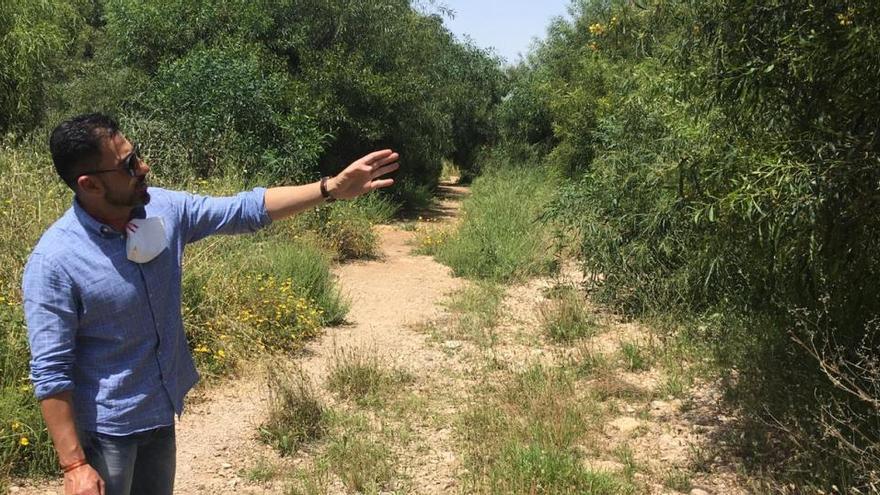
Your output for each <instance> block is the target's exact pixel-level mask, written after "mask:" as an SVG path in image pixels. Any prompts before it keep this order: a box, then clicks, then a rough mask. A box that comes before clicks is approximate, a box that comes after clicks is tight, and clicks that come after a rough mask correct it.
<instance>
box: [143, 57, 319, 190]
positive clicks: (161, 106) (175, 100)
mask: <svg viewBox="0 0 880 495" xmlns="http://www.w3.org/2000/svg"><path fill="white" fill-rule="evenodd" d="M231 43H233V42H230V45H231ZM259 54H260V47H259V46H254V45H244V46H241V45H237V46H221V47H216V48H210V49H194V50H192V51H190V52H189V53H187V54H186V55H185V56H183V57H182V58H180V59H177V60H175V61H173V62H172V63H168V64H160V67H159V69H158V72H157V75H156V77H155V79H154V81H153V88H155V89H154V90H153V91H152V92H151V94H150V97H148V98H147V101H146V102H145V105H146V106H147V107H148V108H151V109H155V113H154V114H153V115H154V116H155V118H158V119H161V120H162V121H164V122H167V123H168V124H169V125H170V126H172V128H174V129H175V130H176V131H177V136H178V137H179V139H181V141H182V142H183V144H184V146H185V147H186V149H187V162H188V163H189V164H190V167H192V169H193V171H194V172H195V173H196V175H198V176H208V175H223V174H224V172H227V171H226V170H223V169H222V167H223V166H226V167H233V168H232V170H229V171H235V170H240V171H242V172H243V174H244V175H245V176H246V177H247V176H253V175H259V176H260V177H261V178H262V179H263V180H264V181H267V182H269V183H279V182H282V181H285V180H292V181H297V182H302V181H303V180H304V179H305V178H306V177H308V176H309V175H311V172H312V170H313V167H314V164H315V162H316V161H317V158H318V156H320V153H321V151H322V140H323V136H322V135H321V133H320V132H319V131H318V129H317V128H316V126H315V124H314V123H313V122H312V120H311V118H310V117H309V114H310V112H308V109H307V106H306V101H307V97H306V94H305V93H306V90H305V88H303V87H302V86H300V85H295V84H293V83H292V82H291V81H290V80H289V78H288V77H287V76H285V75H284V73H283V72H281V70H279V69H280V68H277V67H270V64H267V63H264V62H263V61H262V60H260V57H259ZM273 69H274V70H273ZM303 112H306V113H303ZM255 150H260V151H261V152H260V153H256V154H255ZM249 155H251V156H249ZM253 155H255V156H253ZM233 159H235V160H237V161H233ZM159 172H160V173H161V172H164V173H165V174H166V175H168V172H171V171H170V170H169V171H165V170H160V171H159Z"/></svg>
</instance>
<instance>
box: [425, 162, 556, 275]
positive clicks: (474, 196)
mask: <svg viewBox="0 0 880 495" xmlns="http://www.w3.org/2000/svg"><path fill="white" fill-rule="evenodd" d="M554 184H555V182H554V179H552V178H551V177H548V176H547V174H546V173H545V172H544V171H542V170H540V169H537V168H535V169H525V168H520V169H503V168H499V169H497V170H495V171H493V172H490V173H487V174H486V175H483V176H481V177H480V178H478V179H477V180H476V181H474V185H473V189H472V192H471V195H470V196H469V197H468V198H467V199H466V200H465V201H464V203H463V204H462V214H461V225H460V226H459V228H458V230H457V232H455V233H454V234H453V235H452V236H451V238H450V239H448V240H447V241H446V242H445V243H443V244H442V245H441V246H440V247H439V249H438V250H437V255H436V257H437V259H438V260H440V261H441V262H442V263H444V264H446V265H448V266H450V267H451V268H452V270H453V271H454V272H455V274H456V275H458V276H463V277H471V278H478V279H486V280H493V281H509V280H516V279H522V278H524V277H529V276H534V275H544V274H548V273H551V272H553V271H554V270H555V269H556V263H555V259H554V258H553V254H552V252H551V251H550V250H549V247H550V236H551V231H550V227H549V226H548V225H547V223H546V222H543V221H541V219H540V216H541V213H542V211H543V210H542V209H543V208H544V207H545V206H546V204H547V203H548V202H549V201H550V200H551V198H552V197H553V191H554Z"/></svg>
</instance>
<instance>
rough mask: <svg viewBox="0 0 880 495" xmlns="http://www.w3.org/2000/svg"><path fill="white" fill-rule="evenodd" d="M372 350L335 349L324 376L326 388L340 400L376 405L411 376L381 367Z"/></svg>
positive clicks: (393, 392) (409, 379)
mask: <svg viewBox="0 0 880 495" xmlns="http://www.w3.org/2000/svg"><path fill="white" fill-rule="evenodd" d="M375 352H376V351H375V350H369V351H368V350H356V349H337V350H336V351H335V352H334V355H333V363H332V364H331V367H330V373H329V376H328V378H327V388H329V389H330V390H331V391H333V392H335V393H336V394H337V395H339V397H341V398H343V399H351V400H354V401H355V402H356V403H358V404H361V405H371V406H379V405H381V404H383V403H384V402H385V401H386V400H387V399H388V398H389V397H391V396H393V395H394V394H395V393H396V392H397V389H398V387H399V386H400V385H402V384H404V383H407V382H410V381H412V377H411V376H410V375H409V374H407V373H405V372H403V371H401V370H397V369H390V368H388V367H386V366H384V365H383V364H382V363H381V362H380V360H379V357H378V356H377V355H376V353H375Z"/></svg>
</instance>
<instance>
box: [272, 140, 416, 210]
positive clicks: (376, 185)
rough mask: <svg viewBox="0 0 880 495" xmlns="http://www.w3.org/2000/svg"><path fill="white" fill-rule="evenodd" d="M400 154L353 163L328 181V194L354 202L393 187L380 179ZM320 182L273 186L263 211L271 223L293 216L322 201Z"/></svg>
mask: <svg viewBox="0 0 880 495" xmlns="http://www.w3.org/2000/svg"><path fill="white" fill-rule="evenodd" d="M398 158H400V155H398V154H397V153H395V152H393V151H391V150H382V151H376V152H374V153H370V154H369V155H367V156H364V157H363V158H360V159H359V160H357V161H355V162H354V163H352V164H351V165H349V166H348V167H346V169H345V170H343V171H342V172H340V173H339V174H338V175H337V176H336V177H333V178H331V179H329V180H328V181H327V191H328V192H329V193H330V195H331V196H332V197H334V198H336V199H353V198H356V197H358V196H361V195H363V194H366V193H368V192H370V191H374V190H376V189H381V188H383V187H388V186H390V185H392V184H394V179H379V177H382V176H384V175H387V174H390V173H391V172H394V171H395V170H397V169H398V168H399V167H400V164H399V163H397V160H398ZM320 187H321V186H320V182H314V183H312V184H305V185H302V186H288V187H273V188H271V189H268V190H267V191H266V196H265V200H264V201H265V204H266V210H267V211H268V212H269V216H270V217H271V218H272V220H280V219H282V218H287V217H289V216H292V215H295V214H297V213H299V212H301V211H304V210H307V209H308V208H311V207H313V206H317V205H319V204H321V203H323V202H324V198H323V197H322V196H321V188H320Z"/></svg>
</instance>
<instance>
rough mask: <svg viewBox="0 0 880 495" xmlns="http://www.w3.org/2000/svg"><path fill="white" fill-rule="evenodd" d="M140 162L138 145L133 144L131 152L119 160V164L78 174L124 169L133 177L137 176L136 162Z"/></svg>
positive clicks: (80, 175)
mask: <svg viewBox="0 0 880 495" xmlns="http://www.w3.org/2000/svg"><path fill="white" fill-rule="evenodd" d="M140 162H141V157H140V154H139V153H138V145H137V144H135V145H134V146H133V147H132V150H131V153H129V154H128V156H126V157H125V158H123V159H122V161H121V162H119V165H121V166H117V167H116V168H109V169H106V170H90V171H88V172H83V173H81V174H79V177H82V176H83V175H93V174H103V173H105V172H119V171H120V170H124V171H125V172H126V173H128V175H130V176H132V177H135V176H137V168H138V164H139V163H140Z"/></svg>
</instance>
